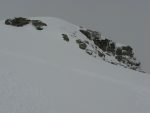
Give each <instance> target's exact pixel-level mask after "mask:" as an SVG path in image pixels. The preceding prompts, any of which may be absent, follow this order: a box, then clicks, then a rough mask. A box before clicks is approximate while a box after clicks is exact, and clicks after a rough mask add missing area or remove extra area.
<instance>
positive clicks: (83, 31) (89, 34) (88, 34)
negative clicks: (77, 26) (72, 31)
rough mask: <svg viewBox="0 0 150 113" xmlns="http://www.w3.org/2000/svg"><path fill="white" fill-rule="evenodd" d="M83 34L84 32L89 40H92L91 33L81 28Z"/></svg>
mask: <svg viewBox="0 0 150 113" xmlns="http://www.w3.org/2000/svg"><path fill="white" fill-rule="evenodd" d="M80 32H81V33H82V34H84V35H85V36H86V37H87V38H88V39H89V40H92V37H91V33H90V32H89V31H87V30H80Z"/></svg>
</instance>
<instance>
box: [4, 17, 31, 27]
mask: <svg viewBox="0 0 150 113" xmlns="http://www.w3.org/2000/svg"><path fill="white" fill-rule="evenodd" d="M29 23H30V20H29V19H27V18H22V17H18V18H14V19H7V20H6V21H5V24H6V25H12V26H16V27H22V26H24V25H27V24H29Z"/></svg>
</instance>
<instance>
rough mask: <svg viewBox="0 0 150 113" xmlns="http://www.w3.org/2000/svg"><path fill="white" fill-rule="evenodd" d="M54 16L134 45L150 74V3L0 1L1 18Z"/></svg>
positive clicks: (114, 0)
mask: <svg viewBox="0 0 150 113" xmlns="http://www.w3.org/2000/svg"><path fill="white" fill-rule="evenodd" d="M14 16H24V17H29V16H32V17H33V16H51V17H58V18H62V19H64V20H67V21H69V22H71V23H73V24H76V25H80V26H84V27H87V28H91V29H93V30H97V31H100V32H101V33H102V34H103V35H105V36H107V37H108V38H109V39H111V40H114V41H117V42H122V43H125V44H129V45H131V46H132V47H133V48H134V49H135V52H136V56H137V57H138V59H139V60H140V61H141V62H142V64H143V68H144V70H145V71H146V72H149V73H150V60H149V58H150V44H149V43H150V0H0V19H6V18H9V17H14Z"/></svg>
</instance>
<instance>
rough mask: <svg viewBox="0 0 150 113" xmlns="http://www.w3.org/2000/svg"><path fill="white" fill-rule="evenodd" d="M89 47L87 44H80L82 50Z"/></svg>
mask: <svg viewBox="0 0 150 113" xmlns="http://www.w3.org/2000/svg"><path fill="white" fill-rule="evenodd" d="M86 47H87V45H86V44H85V43H80V44H79V48H80V49H86Z"/></svg>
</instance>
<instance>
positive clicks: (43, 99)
mask: <svg viewBox="0 0 150 113" xmlns="http://www.w3.org/2000/svg"><path fill="white" fill-rule="evenodd" d="M34 19H40V20H42V21H43V22H45V23H46V24H47V25H48V26H47V27H45V28H44V30H42V31H38V30H36V29H34V28H33V27H32V25H27V26H24V27H13V26H7V25H5V24H4V21H1V22H0V34H1V36H0V113H149V112H150V107H149V106H150V75H149V74H144V73H140V72H137V71H133V70H130V69H126V68H123V67H120V66H115V65H112V64H109V63H107V62H104V61H103V60H102V59H96V58H94V57H91V56H89V55H87V54H86V53H85V52H84V51H83V50H81V49H79V47H78V45H77V44H76V43H75V39H74V37H73V36H72V38H70V41H69V42H66V41H64V40H63V38H62V34H63V33H66V34H69V35H70V36H71V34H72V33H73V32H76V33H77V37H82V38H85V37H84V36H83V34H81V33H80V32H79V27H78V26H75V25H72V24H70V23H68V22H66V21H63V20H60V19H57V18H46V17H40V18H34Z"/></svg>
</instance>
